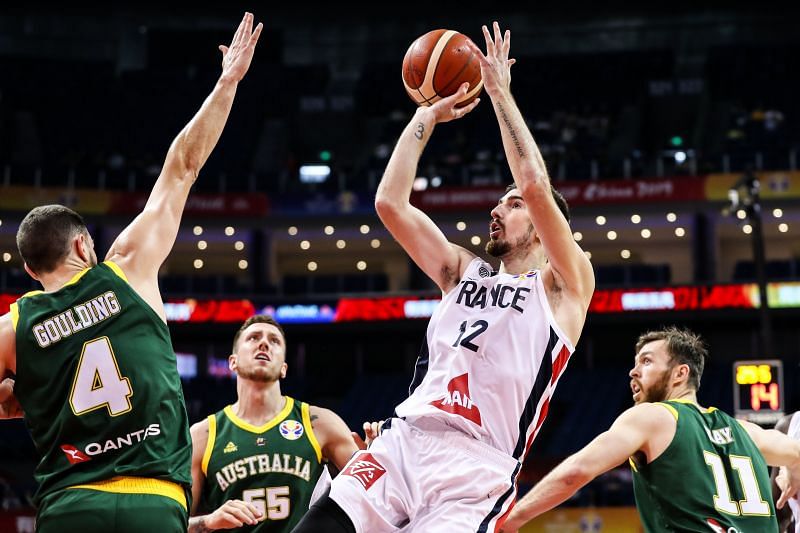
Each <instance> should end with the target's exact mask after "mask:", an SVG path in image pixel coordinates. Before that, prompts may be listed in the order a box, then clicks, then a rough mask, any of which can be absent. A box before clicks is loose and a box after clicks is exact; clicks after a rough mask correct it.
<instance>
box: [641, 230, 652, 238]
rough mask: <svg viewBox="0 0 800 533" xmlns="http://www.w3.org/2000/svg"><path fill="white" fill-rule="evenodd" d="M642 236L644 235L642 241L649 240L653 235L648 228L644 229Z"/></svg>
mask: <svg viewBox="0 0 800 533" xmlns="http://www.w3.org/2000/svg"><path fill="white" fill-rule="evenodd" d="M641 234H642V239H649V238H650V235H652V233H651V232H650V230H649V229H647V228H642V231H641Z"/></svg>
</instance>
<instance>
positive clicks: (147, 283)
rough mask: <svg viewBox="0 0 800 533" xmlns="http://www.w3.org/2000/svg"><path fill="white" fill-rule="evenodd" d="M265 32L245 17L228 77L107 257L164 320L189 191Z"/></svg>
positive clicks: (226, 61)
mask: <svg viewBox="0 0 800 533" xmlns="http://www.w3.org/2000/svg"><path fill="white" fill-rule="evenodd" d="M262 28H263V26H262V24H261V23H259V24H258V26H257V27H256V28H255V30H253V15H252V14H251V13H245V15H244V18H243V19H242V22H241V23H240V24H239V28H238V29H237V30H236V33H235V34H234V36H233V40H232V41H231V44H230V46H229V47H228V46H222V45H221V46H220V50H221V51H222V74H221V75H220V77H219V79H218V80H217V83H216V85H215V86H214V89H213V90H212V91H211V94H210V95H209V96H208V97H207V98H206V100H205V102H203V105H202V106H201V107H200V110H199V111H198V112H197V114H196V115H195V116H194V117H193V118H192V120H190V121H189V123H188V124H187V125H186V126H185V127H184V128H183V130H181V132H180V133H179V134H178V136H177V137H176V138H175V140H174V141H173V142H172V145H171V146H170V148H169V151H168V152H167V157H166V160H165V161H164V166H163V168H162V169H161V174H160V175H159V177H158V179H157V180H156V183H155V185H154V186H153V190H152V192H151V193H150V197H149V198H148V200H147V204H146V205H145V207H144V210H143V211H142V213H141V214H140V215H139V216H137V217H136V219H135V220H134V221H133V222H132V223H131V224H130V225H129V226H128V227H127V228H125V230H123V232H122V233H121V234H120V235H119V237H117V240H116V241H115V242H114V243H113V244H112V246H111V249H110V250H109V251H108V255H107V256H106V259H110V260H112V261H114V262H116V263H117V264H119V266H120V267H121V268H122V270H123V272H124V273H125V275H126V276H127V278H128V281H129V282H130V283H131V285H132V286H133V287H134V288H135V289H136V290H137V291H138V292H139V294H141V295H142V297H143V298H144V299H145V300H146V301H147V302H148V303H149V304H150V305H151V306H152V307H153V308H154V309H156V311H157V312H159V313H160V314H161V315H162V318H163V307H162V304H161V300H160V295H159V293H158V286H157V280H156V276H157V274H158V269H159V267H160V266H161V264H162V263H163V262H164V260H165V259H166V258H167V255H169V252H170V250H172V246H173V244H174V243H175V238H176V236H177V234H178V227H179V225H180V221H181V215H182V213H183V208H184V205H185V204H186V199H187V197H188V196H189V190H190V188H191V187H192V184H193V183H194V181H195V180H196V179H197V176H198V174H199V172H200V169H201V168H202V167H203V165H204V164H205V162H206V160H207V159H208V156H209V155H210V154H211V151H212V150H213V149H214V146H215V145H216V144H217V141H218V140H219V137H220V135H221V134H222V130H223V128H224V127H225V123H226V122H227V120H228V114H229V113H230V110H231V106H232V104H233V99H234V96H235V95H236V87H237V85H238V83H239V81H241V80H242V78H243V77H244V75H245V73H246V72H247V69H248V68H249V67H250V62H251V60H252V58H253V51H254V50H255V45H256V43H257V42H258V37H259V35H261V30H262Z"/></svg>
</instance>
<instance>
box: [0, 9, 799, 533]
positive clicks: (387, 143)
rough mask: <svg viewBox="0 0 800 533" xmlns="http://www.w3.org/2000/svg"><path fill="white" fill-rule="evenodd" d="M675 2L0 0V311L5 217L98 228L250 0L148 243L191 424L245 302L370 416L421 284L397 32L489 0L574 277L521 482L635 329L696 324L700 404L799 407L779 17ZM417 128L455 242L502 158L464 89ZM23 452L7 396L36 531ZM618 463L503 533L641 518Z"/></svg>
mask: <svg viewBox="0 0 800 533" xmlns="http://www.w3.org/2000/svg"><path fill="white" fill-rule="evenodd" d="M687 5H688V4H681V3H674V4H664V5H661V6H659V8H658V9H657V10H655V11H653V10H645V9H644V8H635V7H628V8H613V7H609V8H599V7H597V6H591V5H590V4H588V3H580V2H565V3H562V2H560V3H558V5H554V4H548V5H544V6H535V5H530V6H525V7H524V8H522V7H514V6H513V5H512V4H509V5H506V6H504V7H502V8H501V7H497V8H490V7H488V6H487V7H484V8H480V9H477V10H475V11H468V10H466V9H464V8H463V7H462V8H460V9H458V10H453V9H448V8H447V6H445V5H442V6H438V7H437V6H428V5H425V6H424V7H423V6H421V5H420V7H418V8H415V7H414V6H412V5H410V4H402V5H392V4H386V5H374V6H370V7H369V8H367V9H362V10H358V9H356V8H351V7H349V6H348V5H347V4H343V5H337V6H336V7H334V6H325V5H323V4H321V3H314V2H311V3H304V4H303V5H302V6H301V5H287V6H283V7H276V6H274V5H267V4H266V3H265V4H264V5H263V7H262V6H259V5H246V4H240V3H220V5H215V6H212V5H208V4H205V3H200V2H198V3H193V4H188V3H185V4H183V3H181V4H174V5H161V6H157V5H149V4H139V3H127V2H123V3H116V4H114V6H111V5H106V6H95V5H90V4H77V5H70V6H69V7H67V6H65V5H56V4H54V5H46V4H39V5H37V4H33V5H30V6H26V7H21V6H18V7H8V6H3V8H1V9H0V312H2V313H5V312H6V311H7V309H8V304H9V303H10V302H12V301H14V300H15V299H16V297H18V296H19V295H20V294H22V293H24V292H26V291H28V290H31V289H33V288H36V287H35V286H34V285H33V283H32V282H31V280H30V279H29V278H28V277H27V276H26V274H25V272H24V271H23V269H22V264H21V261H20V258H19V255H18V253H17V251H16V245H15V242H14V236H15V232H16V230H17V226H18V224H19V222H20V220H21V219H22V217H23V216H24V215H25V213H26V212H27V211H28V210H29V209H30V208H31V207H34V206H35V205H39V204H43V203H63V204H65V205H69V206H71V207H73V208H74V209H76V210H77V211H78V212H80V213H81V214H83V215H84V216H85V217H86V218H87V221H88V222H89V223H90V230H91V231H92V234H93V235H94V237H95V240H96V243H97V250H98V254H105V252H106V250H107V248H108V246H109V244H110V242H111V239H113V238H114V237H115V236H116V235H117V233H118V232H119V231H120V230H121V229H122V228H123V227H124V226H125V225H126V224H127V223H128V222H129V221H130V220H131V218H132V216H133V215H134V214H135V213H136V212H138V210H139V209H140V207H141V205H143V202H144V200H145V199H146V196H147V194H148V192H149V190H150V187H151V185H152V183H153V182H154V181H155V178H156V176H157V175H158V172H159V169H160V164H161V162H162V161H163V157H164V154H165V150H166V148H167V146H168V144H169V142H170V140H171V139H172V137H173V136H174V135H175V133H176V132H177V131H178V130H179V129H180V127H181V126H182V125H183V124H184V123H185V121H186V120H187V119H188V118H189V117H190V116H191V115H192V114H193V113H194V111H195V109H196V108H197V107H198V105H199V104H200V103H201V101H202V99H203V98H204V96H205V95H206V94H207V93H208V91H209V90H210V88H211V87H212V84H213V82H214V80H215V79H216V77H217V75H218V72H219V62H218V60H219V57H218V54H219V53H218V51H217V45H218V44H221V43H223V42H224V41H225V40H226V39H228V38H229V35H230V28H231V27H232V26H234V25H235V24H236V22H237V21H238V20H239V18H240V17H241V13H242V12H243V11H244V10H245V9H247V10H251V11H253V12H254V14H255V16H256V20H257V21H263V22H264V23H265V30H264V34H263V35H262V37H261V42H260V43H259V45H258V50H257V51H256V56H255V60H254V64H253V66H252V67H251V69H250V72H249V74H248V76H247V78H246V79H245V81H244V83H243V84H242V85H241V86H240V88H239V93H238V95H237V100H236V102H235V104H234V107H233V111H232V113H231V117H230V120H229V122H228V125H227V127H226V129H225V131H224V133H223V136H222V139H221V141H220V143H219V145H218V147H217V148H216V150H215V151H214V153H213V154H212V156H211V159H210V160H209V162H208V164H207V166H206V167H205V169H204V171H203V172H202V173H201V176H200V178H199V179H198V181H197V184H196V186H195V189H194V192H193V194H192V196H191V197H190V200H189V204H188V206H187V210H186V214H185V217H184V222H183V225H182V230H181V233H180V235H179V237H178V242H177V243H176V245H175V249H174V251H173V252H172V254H171V256H170V258H169V259H168V260H167V262H166V263H165V265H164V267H163V269H162V277H161V288H162V292H163V294H164V297H165V299H166V300H167V301H168V302H169V305H168V314H169V318H170V329H171V332H172V336H173V342H174V347H175V350H176V352H178V354H179V362H180V363H181V365H182V367H181V371H182V375H183V376H184V390H185V394H186V398H187V404H188V409H189V417H190V420H191V421H192V422H195V421H197V420H199V419H200V418H201V417H204V416H205V415H206V414H208V413H210V412H212V411H214V410H216V409H219V408H221V407H222V406H224V405H226V404H227V403H229V402H231V401H233V398H235V381H234V380H233V379H231V376H230V375H229V373H228V370H227V362H226V358H227V355H228V354H229V353H230V343H231V339H232V336H233V333H234V332H235V330H236V329H237V328H238V326H239V324H240V323H241V322H242V321H243V320H244V319H245V318H247V317H248V316H250V315H252V314H253V313H255V312H267V313H271V314H274V315H275V316H276V318H277V319H278V320H279V321H280V322H281V323H282V324H283V325H284V327H285V329H286V332H287V340H288V345H289V346H288V354H287V362H288V364H289V377H288V378H287V379H286V382H285V383H284V385H283V390H284V392H285V393H287V394H290V395H292V396H298V397H300V398H303V399H304V400H307V401H310V402H312V403H316V404H317V405H321V406H325V407H329V408H331V409H333V410H335V411H336V412H337V413H339V414H340V415H341V416H342V418H344V420H345V421H346V422H347V423H348V424H349V425H350V426H351V428H353V429H356V428H359V427H360V425H361V422H362V421H364V420H375V419H382V418H385V417H387V416H389V415H390V414H391V412H392V409H393V407H394V405H395V404H396V403H397V402H398V401H399V400H400V399H402V398H403V397H404V395H405V394H406V388H407V385H408V383H409V381H410V379H411V376H412V373H413V368H414V361H415V358H416V355H417V350H418V349H419V347H420V344H421V341H422V338H423V335H424V332H425V327H426V325H427V318H428V317H429V316H430V314H431V312H432V309H433V308H434V306H435V305H436V300H437V299H438V294H437V291H436V289H435V287H434V285H433V284H432V283H430V282H429V281H428V279H427V278H426V277H425V276H424V275H423V274H422V273H421V272H420V271H419V270H418V269H417V268H416V267H415V266H414V265H413V263H412V262H411V261H410V260H409V259H408V258H407V256H406V254H405V253H404V252H403V251H402V250H401V249H400V248H399V247H398V246H397V245H396V244H395V243H394V242H393V240H392V238H391V236H390V235H388V234H387V232H386V231H385V230H384V229H383V227H382V225H381V223H380V221H379V220H378V218H377V216H376V215H375V212H374V208H373V203H372V199H373V196H374V192H375V188H376V185H377V183H378V181H379V179H380V176H381V173H382V170H383V167H384V166H385V163H386V161H387V158H388V155H389V153H390V150H391V147H392V146H393V143H394V141H395V139H396V137H397V135H398V134H399V133H400V131H401V129H402V127H403V126H404V125H405V121H406V120H407V117H408V116H409V115H410V114H411V113H412V112H413V109H414V104H413V103H412V102H411V100H410V99H409V98H408V96H407V95H406V94H405V92H404V89H403V85H402V82H401V78H400V66H401V62H402V58H403V55H404V53H405V51H406V48H407V47H408V45H409V44H410V43H411V42H412V41H413V40H414V39H415V38H416V37H417V36H419V35H421V34H422V33H424V32H426V31H428V30H431V29H434V28H437V27H447V28H452V29H456V30H459V31H461V32H463V33H465V34H467V35H469V36H471V37H472V38H473V39H474V40H475V41H476V42H477V43H479V45H480V46H481V47H483V39H482V37H481V34H480V25H481V24H484V23H487V24H488V23H489V22H491V21H492V20H495V19H496V20H499V21H501V23H502V24H503V26H504V27H508V28H509V29H511V31H512V47H511V51H512V52H511V55H512V56H513V57H515V58H517V61H518V62H517V65H516V66H515V67H514V69H513V71H512V74H513V81H512V86H513V88H514V93H515V95H516V98H517V100H518V101H519V104H520V107H521V109H522V110H523V112H524V113H525V114H526V117H527V120H528V122H529V125H530V126H531V128H532V131H533V133H534V136H535V138H536V139H537V141H538V143H539V145H540V147H541V149H542V152H543V153H544V155H545V158H546V160H547V163H548V168H549V169H550V172H551V175H552V178H553V182H554V184H555V186H556V187H557V188H559V189H560V190H561V191H562V193H564V195H565V196H566V198H567V199H568V201H569V202H570V204H571V206H572V210H573V223H572V227H573V230H574V232H575V238H576V240H578V241H579V242H580V244H581V246H582V247H583V248H584V250H586V251H587V253H590V254H591V259H592V262H593V264H594V266H595V272H596V276H597V291H596V294H595V299H594V302H593V304H592V308H591V310H590V314H589V318H588V321H587V324H586V327H585V330H584V333H583V337H582V339H581V342H580V343H579V344H578V346H577V352H576V354H575V356H573V358H572V361H571V363H570V366H569V369H568V371H567V372H566V374H565V376H564V378H563V379H562V380H561V383H562V384H561V385H560V386H559V390H558V392H557V394H556V395H555V398H554V401H553V403H552V404H551V410H550V415H549V417H548V420H547V422H546V424H545V425H544V428H543V430H542V433H541V435H540V436H539V438H538V439H537V441H536V442H535V443H534V446H533V448H532V451H531V453H530V454H529V458H528V460H527V463H526V465H525V469H524V470H523V473H522V476H521V478H520V486H521V489H522V490H521V492H524V491H525V490H526V489H527V488H528V487H530V485H531V484H533V483H535V481H536V480H537V479H538V478H539V477H541V476H542V475H543V474H544V473H546V472H547V471H548V470H549V469H550V468H551V467H552V466H553V465H554V464H555V463H557V462H558V461H559V460H560V459H561V458H563V457H564V456H566V455H568V454H569V453H572V452H574V451H577V450H578V449H579V448H581V447H582V446H583V445H585V444H586V443H587V442H588V441H589V440H590V439H591V438H592V437H593V436H595V435H596V434H598V433H599V432H601V431H603V430H604V429H606V428H607V426H608V425H609V423H610V422H611V421H612V420H613V419H614V417H615V416H616V415H617V414H618V413H619V412H620V411H621V410H623V409H624V408H626V407H627V406H629V405H630V404H631V399H630V390H629V387H628V381H629V379H628V376H627V372H628V370H629V368H630V366H631V362H632V359H633V344H634V342H635V340H636V338H637V336H638V334H639V333H641V332H642V331H644V330H646V329H648V328H655V327H659V326H661V325H666V324H673V323H674V324H682V325H687V326H690V327H691V328H693V329H695V330H696V331H698V332H700V333H701V334H703V335H704V336H705V338H706V339H707V340H708V342H709V345H710V348H711V354H712V361H711V363H710V365H709V367H708V368H707V370H706V373H705V377H704V379H703V384H702V388H701V390H700V394H699V399H700V401H701V403H704V404H707V405H715V406H717V407H720V408H721V409H724V410H726V411H728V412H733V411H734V410H736V408H737V407H738V408H740V410H741V411H742V412H743V415H744V416H749V417H751V418H753V419H754V420H756V421H758V422H760V423H763V424H765V425H769V424H770V423H774V420H775V415H776V413H778V412H789V411H793V410H796V409H798V408H800V394H798V392H797V385H798V379H800V373H799V372H798V361H800V333H798V326H797V324H798V322H799V319H800V239H799V238H798V235H799V234H800V170H798V156H800V98H798V95H799V94H800V69H798V68H797V65H798V59H797V58H798V57H800V33H799V32H798V31H797V27H798V25H797V13H796V12H788V11H787V10H786V9H785V8H784V10H783V11H781V10H778V9H777V8H776V9H772V8H769V7H768V6H764V5H763V4H759V5H755V6H753V5H752V4H749V5H744V4H742V5H739V4H727V5H726V6H725V7H724V8H711V7H702V6H697V5H696V4H695V5H694V6H691V7H687ZM651 9H652V8H651ZM795 11H796V10H795ZM440 128H441V130H443V131H442V132H441V133H439V134H437V135H436V136H435V137H434V138H433V140H432V142H431V145H430V147H429V148H428V150H427V151H426V152H425V154H424V156H423V160H422V164H421V165H420V168H419V177H418V178H417V180H416V182H415V193H414V203H415V204H416V205H417V206H419V207H421V208H423V209H424V210H426V211H427V212H429V213H431V214H432V215H433V217H434V218H435V219H436V221H437V222H438V223H439V224H440V225H441V227H442V228H443V230H444V231H445V233H446V234H447V235H448V236H449V237H450V238H451V239H452V240H454V241H455V242H457V243H459V244H461V245H463V246H466V247H468V248H470V249H472V250H474V251H476V252H479V253H480V252H482V250H483V246H484V245H485V241H486V238H487V234H488V223H489V215H488V213H489V209H490V207H491V206H492V205H493V204H494V203H496V201H497V198H498V197H499V196H500V194H501V192H502V190H503V189H504V187H505V185H506V184H507V183H510V181H511V177H510V174H509V172H508V170H507V167H506V165H505V163H504V161H503V150H502V146H501V144H500V137H499V135H498V130H497V125H496V121H495V118H494V115H493V113H492V112H491V110H490V109H489V108H488V103H487V102H484V103H483V104H481V105H480V106H479V107H478V108H477V109H476V110H475V111H474V112H473V113H472V114H471V115H470V116H469V117H467V118H465V119H464V120H462V121H458V122H457V123H451V124H446V125H443V126H440ZM754 180H757V181H758V183H759V184H760V203H758V204H757V207H760V209H755V208H754V206H753V204H752V200H753V197H752V193H753V192H754V191H753V187H752V186H751V185H752V184H753V183H754ZM731 191H736V195H732V194H731ZM734 196H735V197H734ZM732 199H733V200H737V199H738V201H732ZM760 288H761V289H762V291H760V290H759V289H760ZM760 294H766V295H767V296H768V298H767V299H768V302H769V307H766V306H759V302H760V301H761V300H762V298H760ZM762 359H764V360H770V362H763V361H759V360H762ZM754 360H755V361H756V363H753V364H752V365H753V366H742V367H741V368H739V369H737V370H734V366H735V364H736V362H737V361H754ZM764 364H766V365H768V366H769V371H768V372H766V371H765V370H764V369H763V368H762V369H761V370H759V366H758V365H764ZM745 411H750V412H745ZM34 466H35V450H34V449H33V446H32V444H31V441H30V439H29V437H28V434H27V432H26V430H25V428H24V425H23V424H22V422H20V421H14V422H3V423H0V530H2V531H32V530H33V529H32V526H33V522H32V516H33V513H34V511H33V509H32V508H31V506H30V503H29V497H30V495H31V493H32V492H33V489H34V482H33V477H32V472H33V468H34ZM629 477H630V475H629V472H628V471H627V469H626V468H620V469H618V470H615V471H613V472H611V473H609V474H608V475H605V476H603V477H601V478H600V479H598V480H596V481H594V482H593V483H591V484H590V485H588V486H587V487H586V488H585V489H583V490H582V491H581V492H580V493H579V494H578V496H577V497H576V498H575V499H574V500H573V501H571V502H570V505H571V506H572V508H569V509H566V510H562V511H557V512H555V513H552V514H551V515H550V518H548V520H549V522H547V523H545V522H544V521H541V520H540V521H539V522H537V523H536V524H534V525H533V526H530V529H528V530H527V531H639V530H640V529H637V528H640V526H638V519H637V517H636V514H635V510H634V509H633V493H632V488H631V485H630V481H629ZM537 528H539V529H537ZM547 528H551V529H547ZM552 528H555V529H552Z"/></svg>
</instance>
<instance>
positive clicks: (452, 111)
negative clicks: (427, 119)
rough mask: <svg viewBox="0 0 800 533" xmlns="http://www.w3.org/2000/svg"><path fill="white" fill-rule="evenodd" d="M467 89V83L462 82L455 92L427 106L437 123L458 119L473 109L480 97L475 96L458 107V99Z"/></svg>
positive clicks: (464, 94) (462, 96)
mask: <svg viewBox="0 0 800 533" xmlns="http://www.w3.org/2000/svg"><path fill="white" fill-rule="evenodd" d="M468 91H469V83H467V82H464V83H462V84H461V87H459V88H458V90H457V91H456V92H455V94H451V95H450V96H448V97H446V98H442V99H441V100H439V101H438V102H436V103H435V104H433V105H432V106H430V107H429V108H428V109H429V110H430V111H431V112H432V113H433V116H434V119H435V120H436V123H437V124H441V123H443V122H450V121H451V120H456V119H459V118H461V117H463V116H464V115H466V114H467V113H469V112H470V111H472V110H473V109H475V106H477V105H478V104H479V103H480V101H481V99H480V98H476V99H475V100H473V101H472V102H470V103H469V104H467V105H465V106H462V107H458V102H459V100H461V99H462V98H464V96H466V95H467V92H468Z"/></svg>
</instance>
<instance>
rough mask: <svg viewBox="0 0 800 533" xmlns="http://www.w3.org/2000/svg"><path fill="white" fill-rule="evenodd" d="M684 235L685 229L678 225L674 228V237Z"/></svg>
mask: <svg viewBox="0 0 800 533" xmlns="http://www.w3.org/2000/svg"><path fill="white" fill-rule="evenodd" d="M684 235H686V230H685V229H683V228H680V227H678V228H675V236H676V237H683V236H684Z"/></svg>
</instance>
